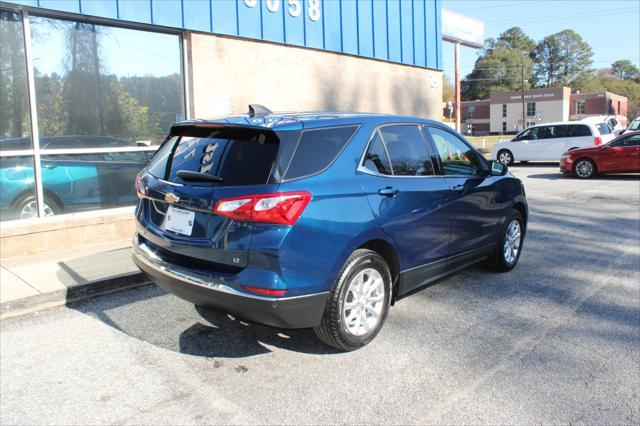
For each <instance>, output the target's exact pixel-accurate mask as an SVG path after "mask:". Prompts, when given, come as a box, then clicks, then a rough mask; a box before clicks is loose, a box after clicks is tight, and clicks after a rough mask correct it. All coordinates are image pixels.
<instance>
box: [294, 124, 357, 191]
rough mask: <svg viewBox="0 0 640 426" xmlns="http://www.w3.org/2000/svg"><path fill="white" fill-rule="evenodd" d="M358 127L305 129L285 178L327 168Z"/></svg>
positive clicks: (298, 176)
mask: <svg viewBox="0 0 640 426" xmlns="http://www.w3.org/2000/svg"><path fill="white" fill-rule="evenodd" d="M357 129H358V127H357V126H344V127H331V128H324V129H313V130H305V131H303V132H302V136H301V137H300V142H299V143H298V147H297V148H296V151H295V153H294V154H293V158H292V159H291V163H290V164H289V168H288V170H287V174H286V176H285V179H287V180H290V179H296V178H300V177H304V176H310V175H313V174H316V173H319V172H321V171H322V170H324V169H325V168H327V167H328V166H329V165H330V164H331V163H332V162H333V160H334V159H335V158H336V156H337V155H338V154H339V153H340V151H341V150H342V148H344V146H345V145H346V144H347V142H348V141H349V139H351V136H353V134H354V133H355V132H356V130H357Z"/></svg>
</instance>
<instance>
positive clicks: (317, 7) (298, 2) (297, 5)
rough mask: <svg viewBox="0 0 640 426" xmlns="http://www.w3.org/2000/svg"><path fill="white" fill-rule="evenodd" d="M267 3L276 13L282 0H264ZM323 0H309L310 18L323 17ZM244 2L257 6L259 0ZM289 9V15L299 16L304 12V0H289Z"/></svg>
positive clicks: (308, 11) (317, 18)
mask: <svg viewBox="0 0 640 426" xmlns="http://www.w3.org/2000/svg"><path fill="white" fill-rule="evenodd" d="M264 1H265V3H266V5H267V10H268V11H269V12H271V13H275V12H277V11H278V10H280V3H281V2H282V0H264ZM321 1H322V0H307V4H308V8H307V9H308V10H307V13H308V14H309V19H311V20H312V21H314V22H315V21H318V20H319V19H320V17H321V3H320V2H321ZM244 4H245V6H247V7H251V8H253V7H256V6H257V5H258V0H244ZM287 4H288V7H287V11H288V12H289V15H291V16H292V17H294V18H297V17H298V16H300V15H301V14H302V0H287Z"/></svg>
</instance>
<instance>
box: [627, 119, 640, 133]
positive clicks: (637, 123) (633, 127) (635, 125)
mask: <svg viewBox="0 0 640 426" xmlns="http://www.w3.org/2000/svg"><path fill="white" fill-rule="evenodd" d="M638 130H640V117H636V119H635V120H633V121H632V122H631V124H629V127H627V129H626V130H625V131H624V133H627V132H636V131H638Z"/></svg>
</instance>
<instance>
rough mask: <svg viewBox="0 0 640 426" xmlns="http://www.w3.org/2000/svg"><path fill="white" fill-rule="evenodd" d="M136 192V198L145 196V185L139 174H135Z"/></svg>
mask: <svg viewBox="0 0 640 426" xmlns="http://www.w3.org/2000/svg"><path fill="white" fill-rule="evenodd" d="M136 194H138V198H144V197H146V196H147V185H145V184H144V182H143V181H142V178H141V177H140V176H139V175H138V176H136Z"/></svg>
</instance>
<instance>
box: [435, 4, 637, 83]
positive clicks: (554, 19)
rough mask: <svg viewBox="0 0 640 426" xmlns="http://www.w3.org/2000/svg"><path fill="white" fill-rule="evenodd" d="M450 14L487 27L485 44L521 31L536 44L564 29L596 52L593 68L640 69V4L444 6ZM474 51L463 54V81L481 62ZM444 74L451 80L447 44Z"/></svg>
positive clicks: (448, 46) (465, 50)
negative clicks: (621, 64)
mask: <svg viewBox="0 0 640 426" xmlns="http://www.w3.org/2000/svg"><path fill="white" fill-rule="evenodd" d="M442 8H443V9H449V10H451V11H453V12H457V13H460V14H463V15H466V16H469V17H471V18H475V19H478V20H480V21H483V22H484V24H485V29H484V31H485V39H486V38H488V37H494V38H495V37H497V36H498V35H499V34H500V33H501V32H503V31H504V30H506V29H508V28H511V27H514V26H518V27H520V28H522V30H523V31H524V32H525V33H526V34H527V35H528V36H529V37H531V38H533V39H534V40H536V41H539V40H542V39H543V38H544V37H546V36H547V35H550V34H553V33H557V32H559V31H562V30H564V29H571V30H574V31H575V32H577V33H578V34H580V35H581V36H582V38H583V39H584V40H585V41H586V42H587V43H589V44H590V45H591V48H592V49H593V53H594V55H593V67H594V68H605V67H608V66H610V65H611V63H612V62H614V61H616V60H618V59H629V60H630V61H632V62H633V63H635V64H636V65H637V66H640V24H639V23H640V0H538V1H529V0H490V1H489V0H486V1H485V0H442ZM477 52H478V51H476V50H475V49H470V48H465V47H463V48H461V55H460V63H461V67H462V77H463V78H464V76H465V75H467V74H468V73H469V72H471V70H472V69H473V64H474V62H475V60H476V59H477ZM442 59H443V63H444V73H445V75H446V76H448V77H450V78H451V80H453V76H454V66H455V65H454V57H453V45H452V44H451V43H447V42H444V43H443V58H442Z"/></svg>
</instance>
